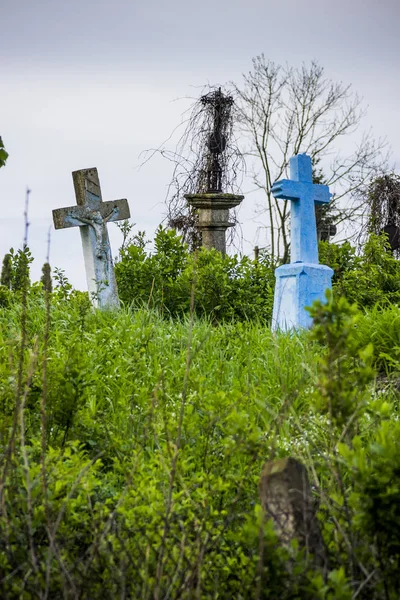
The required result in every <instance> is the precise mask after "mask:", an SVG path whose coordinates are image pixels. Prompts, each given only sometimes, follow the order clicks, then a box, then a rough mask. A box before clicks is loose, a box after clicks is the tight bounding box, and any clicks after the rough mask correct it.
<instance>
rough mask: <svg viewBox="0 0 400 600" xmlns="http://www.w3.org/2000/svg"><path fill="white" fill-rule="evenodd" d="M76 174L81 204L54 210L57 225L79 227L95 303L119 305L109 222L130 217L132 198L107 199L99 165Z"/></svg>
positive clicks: (63, 227) (89, 285)
mask: <svg viewBox="0 0 400 600" xmlns="http://www.w3.org/2000/svg"><path fill="white" fill-rule="evenodd" d="M72 178H73V180H74V187H75V195H76V202H77V206H69V207H66V208H57V209H55V210H53V222H54V227H55V228H56V229H65V228H67V227H79V231H80V233H81V238H82V247H83V255H84V259H85V269H86V279H87V284H88V289H89V294H90V297H91V300H92V303H93V305H94V306H96V307H98V308H116V307H118V306H119V300H118V290H117V282H116V280H115V274H114V267H113V260H112V254H111V246H110V240H109V237H108V232H107V223H109V222H114V221H120V220H123V219H129V217H130V212H129V205H128V202H127V200H126V199H122V200H111V201H108V202H103V200H102V195H101V189H100V181H99V176H98V173H97V169H96V168H91V169H82V170H79V171H74V172H73V173H72Z"/></svg>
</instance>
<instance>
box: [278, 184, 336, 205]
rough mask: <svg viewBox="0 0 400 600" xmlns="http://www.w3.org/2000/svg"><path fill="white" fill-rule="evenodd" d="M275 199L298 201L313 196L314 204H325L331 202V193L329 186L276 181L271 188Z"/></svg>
mask: <svg viewBox="0 0 400 600" xmlns="http://www.w3.org/2000/svg"><path fill="white" fill-rule="evenodd" d="M271 192H272V195H273V196H274V198H278V199H280V200H298V199H299V198H304V197H305V196H312V199H313V200H314V202H317V203H319V204H324V203H327V202H329V201H330V198H331V195H332V194H331V193H330V192H329V187H328V186H327V185H321V184H317V183H308V182H304V181H293V180H292V179H281V180H280V181H275V183H274V184H273V186H272V188H271Z"/></svg>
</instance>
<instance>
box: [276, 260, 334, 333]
mask: <svg viewBox="0 0 400 600" xmlns="http://www.w3.org/2000/svg"><path fill="white" fill-rule="evenodd" d="M332 275H333V270H332V269H331V268H330V267H327V266H325V265H315V264H310V263H303V262H295V263H290V264H288V265H282V266H281V267H278V268H277V269H276V271H275V277H276V284H275V297H274V310H273V314H272V330H277V329H279V330H281V331H290V330H291V329H299V328H308V327H310V326H311V324H312V318H311V317H310V315H309V313H308V312H307V311H306V310H305V307H306V306H311V305H312V303H313V302H314V301H315V300H321V301H322V302H324V300H325V291H326V290H327V289H328V288H329V289H331V287H332Z"/></svg>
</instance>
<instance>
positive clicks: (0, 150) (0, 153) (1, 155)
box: [0, 137, 8, 168]
mask: <svg viewBox="0 0 400 600" xmlns="http://www.w3.org/2000/svg"><path fill="white" fill-rule="evenodd" d="M7 158H8V152H6V150H5V148H4V144H3V140H2V139H1V137H0V168H1V167H4V165H5V164H6V160H7Z"/></svg>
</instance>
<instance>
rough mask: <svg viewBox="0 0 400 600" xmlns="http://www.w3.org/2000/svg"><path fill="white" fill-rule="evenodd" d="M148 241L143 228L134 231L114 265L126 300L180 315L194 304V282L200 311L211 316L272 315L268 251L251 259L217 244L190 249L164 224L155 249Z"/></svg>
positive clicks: (214, 318)
mask: <svg viewBox="0 0 400 600" xmlns="http://www.w3.org/2000/svg"><path fill="white" fill-rule="evenodd" d="M145 246H146V242H145V240H144V234H139V235H137V236H135V237H134V238H133V240H132V243H130V244H128V245H124V246H123V247H122V249H121V251H120V256H119V260H118V261H117V263H116V265H115V273H116V278H117V283H118V289H119V294H120V298H121V300H122V301H123V302H124V303H125V304H128V305H129V304H131V303H134V304H135V305H136V306H140V305H142V306H143V305H145V306H146V305H147V306H151V307H154V308H157V309H158V310H160V311H161V313H163V314H167V315H170V316H172V317H174V316H182V315H183V314H187V313H188V312H189V310H190V298H191V290H192V287H193V290H194V306H195V311H196V313H197V314H198V315H203V316H204V315H206V316H209V317H210V318H211V319H212V321H213V322H220V321H226V320H232V319H233V320H246V319H247V320H248V319H260V320H261V321H264V322H268V321H269V320H270V319H271V315H272V304H273V292H274V285H275V280H274V265H273V264H272V263H271V262H270V261H269V259H268V257H267V256H262V257H261V259H260V261H251V260H250V259H248V258H247V257H244V258H242V259H239V258H238V257H237V256H234V257H231V256H222V255H221V254H220V253H219V252H217V251H215V250H210V251H207V250H204V249H201V250H200V251H198V252H197V253H195V254H191V253H189V252H188V249H187V247H186V246H185V245H184V244H183V243H182V241H181V238H180V237H179V236H178V235H177V234H176V233H175V231H174V230H170V231H168V230H164V229H162V228H160V229H159V230H158V231H157V234H156V237H155V252H154V253H153V254H149V253H147V252H146V250H145Z"/></svg>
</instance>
